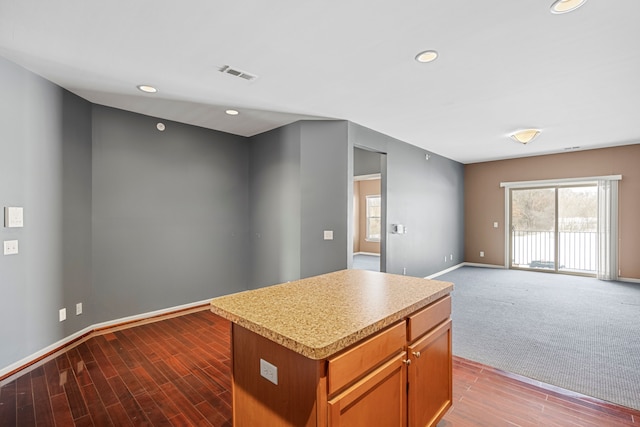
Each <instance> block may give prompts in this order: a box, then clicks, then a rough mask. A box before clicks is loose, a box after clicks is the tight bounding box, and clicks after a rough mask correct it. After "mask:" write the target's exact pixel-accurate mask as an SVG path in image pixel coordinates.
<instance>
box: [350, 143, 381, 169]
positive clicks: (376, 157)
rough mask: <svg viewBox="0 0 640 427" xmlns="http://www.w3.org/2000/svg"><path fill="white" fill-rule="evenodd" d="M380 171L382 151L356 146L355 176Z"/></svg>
mask: <svg viewBox="0 0 640 427" xmlns="http://www.w3.org/2000/svg"><path fill="white" fill-rule="evenodd" d="M380 172H381V167H380V153H378V152H376V151H368V150H364V149H362V148H358V147H355V148H354V151H353V176H361V175H374V174H377V173H380Z"/></svg>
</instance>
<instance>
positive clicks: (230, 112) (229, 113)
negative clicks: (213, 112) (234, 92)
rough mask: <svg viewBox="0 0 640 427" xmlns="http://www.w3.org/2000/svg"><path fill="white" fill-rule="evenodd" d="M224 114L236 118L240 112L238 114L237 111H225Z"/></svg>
mask: <svg viewBox="0 0 640 427" xmlns="http://www.w3.org/2000/svg"><path fill="white" fill-rule="evenodd" d="M225 113H227V114H228V115H230V116H237V115H238V114H240V112H238V110H227V111H225Z"/></svg>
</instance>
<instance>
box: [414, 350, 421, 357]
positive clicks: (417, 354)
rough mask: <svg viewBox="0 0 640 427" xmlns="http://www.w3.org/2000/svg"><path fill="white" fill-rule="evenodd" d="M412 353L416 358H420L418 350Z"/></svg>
mask: <svg viewBox="0 0 640 427" xmlns="http://www.w3.org/2000/svg"><path fill="white" fill-rule="evenodd" d="M413 355H414V356H415V357H416V359H420V352H419V351H414V352H413Z"/></svg>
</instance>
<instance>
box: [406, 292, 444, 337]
mask: <svg viewBox="0 0 640 427" xmlns="http://www.w3.org/2000/svg"><path fill="white" fill-rule="evenodd" d="M449 316H451V296H450V295H447V296H446V297H444V298H440V299H439V300H438V301H436V302H434V303H433V304H431V305H428V306H427V307H425V308H423V309H422V310H420V311H418V312H416V313H415V314H412V315H411V316H409V321H408V323H407V336H408V340H409V342H412V341H414V340H416V339H418V338H420V336H422V335H424V334H425V333H427V332H429V331H430V330H431V329H433V328H434V327H435V326H437V325H439V324H440V323H442V322H443V321H445V320H447V319H448V318H449Z"/></svg>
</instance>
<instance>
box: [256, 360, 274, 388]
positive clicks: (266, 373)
mask: <svg viewBox="0 0 640 427" xmlns="http://www.w3.org/2000/svg"><path fill="white" fill-rule="evenodd" d="M260 375H261V376H262V377H264V378H266V379H268V380H269V381H271V382H272V383H274V384H275V385H278V367H277V366H274V365H272V364H271V363H269V362H267V361H266V360H264V359H260Z"/></svg>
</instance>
